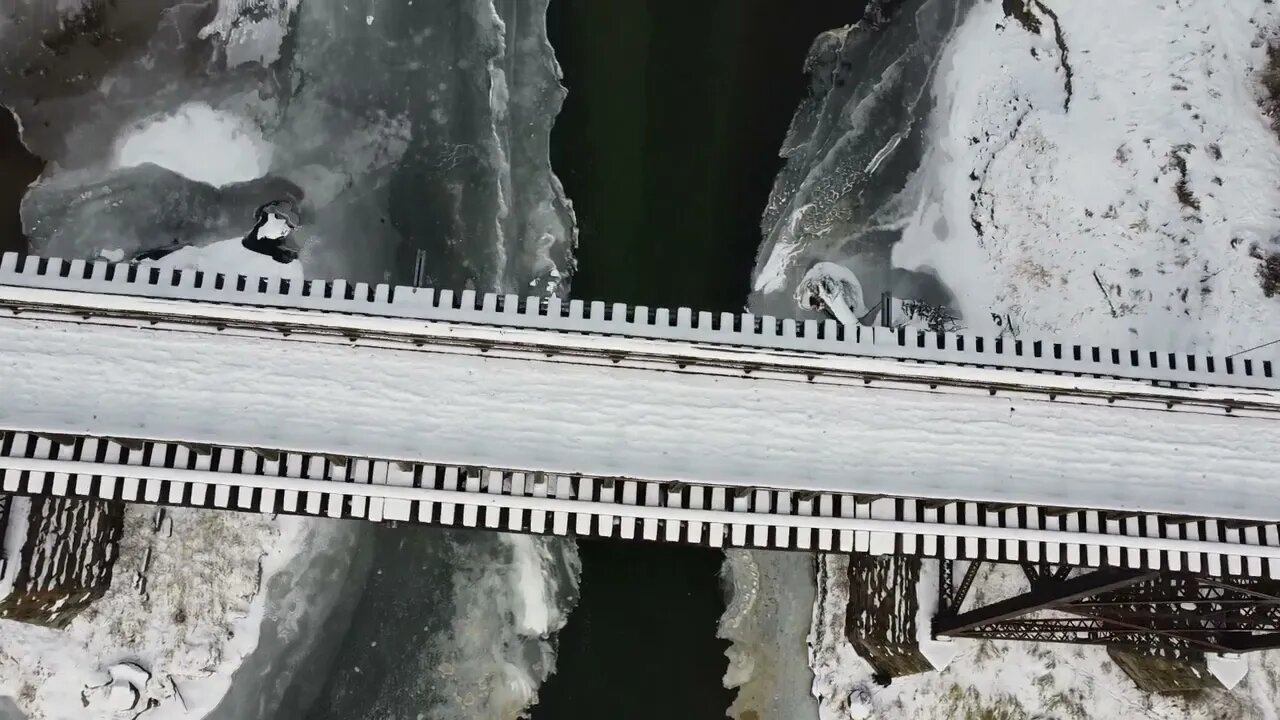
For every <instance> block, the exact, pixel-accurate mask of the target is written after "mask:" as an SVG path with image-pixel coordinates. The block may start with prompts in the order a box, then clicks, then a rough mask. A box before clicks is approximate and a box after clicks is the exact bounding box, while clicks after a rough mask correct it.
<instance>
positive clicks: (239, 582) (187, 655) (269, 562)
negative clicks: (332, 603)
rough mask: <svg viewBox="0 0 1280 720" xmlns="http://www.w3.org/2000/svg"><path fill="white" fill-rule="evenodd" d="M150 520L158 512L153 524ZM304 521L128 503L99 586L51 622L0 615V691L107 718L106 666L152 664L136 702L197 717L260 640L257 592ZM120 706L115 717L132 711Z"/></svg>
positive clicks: (303, 538) (288, 554)
mask: <svg viewBox="0 0 1280 720" xmlns="http://www.w3.org/2000/svg"><path fill="white" fill-rule="evenodd" d="M157 519H160V520H159V522H157ZM305 527H306V524H305V521H302V520H299V519H293V518H279V519H274V518H269V517H265V516H258V515H239V514H232V513H211V512H200V511H195V510H185V509H177V510H172V509H171V510H164V511H161V510H159V509H156V508H148V507H143V506H130V507H129V508H128V509H127V510H126V514H125V528H124V535H123V537H122V539H121V545H120V557H119V558H118V559H117V561H116V565H115V578H114V581H113V582H112V587H111V590H110V591H108V593H107V595H106V596H105V597H103V598H102V599H101V600H99V601H98V602H97V603H95V604H94V605H92V606H91V607H90V608H89V609H88V610H86V611H85V612H84V613H83V614H82V615H80V616H79V617H78V618H76V619H75V620H74V621H72V623H71V625H70V626H69V627H68V628H67V629H66V630H50V629H45V628H40V627H36V626H33V625H25V624H22V623H17V622H11V621H0V696H9V697H12V698H15V699H16V701H17V705H18V707H19V708H20V709H22V711H23V712H24V713H26V715H27V717H28V718H30V719H31V720H36V719H38V718H46V719H48V720H56V719H59V718H85V717H104V718H105V717H113V716H114V713H113V712H112V710H111V709H110V706H109V697H108V688H107V685H108V684H109V682H110V675H109V673H108V671H109V669H110V668H111V667H112V666H113V665H116V664H118V663H122V662H130V663H136V664H137V665H139V666H141V667H143V668H145V669H146V670H148V671H149V672H150V673H151V678H150V680H149V681H148V682H147V683H146V684H145V687H140V688H139V690H140V691H141V693H140V694H141V700H140V704H139V705H138V710H141V709H143V708H145V707H147V705H148V704H150V703H151V702H152V701H155V703H156V704H157V705H156V707H155V708H154V709H152V710H151V711H150V712H148V713H147V715H146V717H147V718H149V719H153V718H154V719H159V718H179V717H191V716H194V717H200V716H202V715H203V714H204V713H205V712H206V711H208V710H209V709H211V708H212V707H214V706H215V705H216V704H217V702H218V701H219V700H220V699H221V697H222V695H223V694H224V693H225V692H226V690H227V687H228V686H229V683H230V675H231V672H232V671H234V670H235V668H236V667H238V666H239V664H240V661H241V660H242V659H243V658H244V657H245V656H246V655H247V654H248V653H249V652H250V651H252V650H253V649H254V647H255V646H256V644H257V638H258V628H259V626H260V624H261V622H262V616H263V611H264V599H263V595H262V594H261V593H259V590H260V589H261V588H262V587H265V584H266V582H267V581H269V579H270V578H271V577H272V576H273V575H274V574H275V573H276V572H278V571H279V570H280V569H282V568H283V567H284V566H285V565H286V564H287V563H288V562H289V561H290V560H291V559H292V558H293V557H294V556H295V555H296V554H297V553H299V552H302V551H303V550H304V548H305V545H306V543H308V542H318V540H316V538H308V537H307V534H306V532H305ZM136 712H137V710H135V711H133V712H127V711H125V712H122V713H120V715H119V716H120V717H133V715H134V714H135V713H136Z"/></svg>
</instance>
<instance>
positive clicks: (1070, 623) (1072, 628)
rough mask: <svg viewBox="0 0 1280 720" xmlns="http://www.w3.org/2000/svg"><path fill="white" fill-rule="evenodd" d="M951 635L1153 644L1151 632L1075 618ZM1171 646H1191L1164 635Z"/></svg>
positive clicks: (1000, 624)
mask: <svg viewBox="0 0 1280 720" xmlns="http://www.w3.org/2000/svg"><path fill="white" fill-rule="evenodd" d="M950 637H956V638H967V639H974V640H1023V641H1034V642H1055V643H1073V644H1080V645H1124V646H1127V647H1138V648H1147V647H1151V646H1152V645H1153V642H1152V636H1151V633H1149V632H1146V631H1139V630H1126V629H1123V628H1108V627H1103V626H1101V625H1100V624H1099V623H1095V622H1092V621H1089V620H1077V619H1021V620H1005V621H1001V622H995V623H990V624H987V625H984V626H982V627H980V628H975V629H969V630H962V631H957V632H955V633H951V634H950ZM1165 644H1166V645H1167V646H1171V647H1190V643H1185V642H1182V641H1180V640H1179V639H1177V638H1166V639H1165Z"/></svg>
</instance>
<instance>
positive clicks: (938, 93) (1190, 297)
mask: <svg viewBox="0 0 1280 720" xmlns="http://www.w3.org/2000/svg"><path fill="white" fill-rule="evenodd" d="M1044 6H1047V7H1048V10H1051V11H1053V13H1054V14H1050V13H1049V12H1048V11H1046V10H1045V9H1044V7H1043V6H1042V5H1041V4H1040V3H1038V2H1032V3H1031V7H1030V17H1031V19H1030V20H1029V21H1027V22H1026V23H1025V24H1024V23H1023V22H1019V21H1018V20H1016V19H1013V18H1008V17H1005V16H1004V13H1003V11H1002V6H1001V3H997V2H978V3H977V4H976V6H975V7H974V8H973V9H972V10H971V11H970V12H969V14H968V15H967V17H966V18H965V20H964V22H963V24H962V25H961V27H960V28H959V29H958V30H957V31H956V32H955V34H954V36H953V37H952V38H951V40H950V42H949V44H948V46H947V48H946V50H945V51H944V54H943V56H942V59H941V63H940V65H939V69H938V74H937V76H936V80H935V82H934V85H933V95H934V97H935V100H936V107H935V108H934V111H933V115H932V117H931V120H930V124H929V130H928V132H927V133H926V148H925V154H924V162H923V164H922V166H921V168H920V170H919V172H918V173H916V175H915V176H914V178H913V180H912V181H911V182H910V183H909V185H908V188H907V191H906V193H905V196H904V198H903V203H902V210H903V214H904V217H902V219H901V220H900V222H899V223H898V224H897V226H898V227H899V228H901V230H902V237H903V240H902V242H900V243H899V244H897V245H896V246H895V247H894V253H893V261H894V264H895V265H896V266H899V267H905V268H908V269H913V268H917V267H928V268H932V269H934V270H935V271H936V272H937V273H938V274H939V276H940V277H941V279H942V281H943V282H944V283H946V284H947V285H948V286H949V287H950V289H951V290H952V291H954V293H955V296H956V301H957V304H958V307H959V309H960V311H961V312H962V314H963V316H964V324H965V325H967V326H968V327H970V328H974V329H976V330H978V331H980V332H983V333H986V332H992V331H1001V330H1003V331H1005V332H1009V333H1013V334H1016V335H1020V336H1021V335H1025V336H1032V337H1044V336H1052V335H1054V334H1057V333H1063V334H1068V335H1071V336H1075V337H1081V338H1085V337H1087V338H1093V339H1096V340H1097V341H1098V342H1099V344H1102V343H1103V342H1113V343H1117V344H1122V345H1149V346H1153V347H1155V346H1158V347H1168V348H1169V349H1171V350H1186V351H1192V350H1207V349H1226V350H1228V351H1236V350H1242V349H1246V348H1249V347H1252V346H1254V345H1258V344H1261V343H1264V342H1268V341H1270V340H1274V339H1275V338H1276V337H1277V336H1278V335H1280V300H1277V299H1267V298H1265V297H1264V296H1263V293H1262V291H1261V288H1260V284H1259V278H1258V274H1257V271H1258V266H1259V260H1258V259H1257V258H1256V257H1254V255H1256V254H1258V253H1265V252H1272V251H1275V250H1276V247H1275V244H1274V241H1273V238H1274V237H1276V235H1277V234H1280V142H1278V141H1277V138H1276V136H1275V135H1274V134H1273V133H1272V131H1271V129H1270V127H1269V123H1268V120H1267V119H1266V118H1265V117H1264V116H1263V115H1262V113H1261V111H1260V109H1259V97H1260V93H1261V88H1260V86H1259V82H1258V74H1259V71H1260V70H1261V68H1262V66H1263V64H1264V61H1265V57H1266V47H1265V46H1266V42H1267V41H1268V40H1269V39H1270V38H1273V37H1275V36H1276V35H1277V34H1280V14H1278V13H1277V11H1276V6H1275V5H1272V4H1269V3H1258V2H1251V1H1248V0H1240V1H1234V2H1223V1H1222V0H1207V1H1196V0H1181V1H1178V2H1165V3H1146V2H1115V3H1107V4H1106V5H1105V7H1104V6H1102V5H1098V4H1093V3H1066V2H1060V1H1057V0H1045V2H1044ZM1028 24H1029V25H1031V26H1032V28H1034V27H1035V26H1036V25H1037V24H1038V26H1039V32H1038V33H1033V32H1031V31H1030V30H1029V29H1028V27H1027V26H1026V25H1028ZM1064 48H1065V50H1064ZM1068 68H1069V69H1068ZM1254 356H1255V357H1259V356H1266V357H1275V354H1274V353H1273V352H1271V351H1263V352H1262V353H1261V354H1255V355H1254ZM823 562H824V569H823V572H822V573H821V575H820V578H819V580H820V582H821V583H822V584H823V587H824V593H823V600H822V602H821V603H820V604H819V606H818V607H817V608H816V609H815V623H814V628H813V634H812V635H811V642H812V644H813V651H812V664H813V668H814V671H815V683H814V690H815V693H816V694H818V695H819V696H820V698H821V700H822V703H823V706H822V715H823V718H824V719H825V720H835V719H836V718H849V717H864V716H865V715H864V713H865V712H868V711H869V712H872V713H873V716H874V717H879V718H913V717H934V718H970V717H998V718H1041V717H1053V718H1126V719H1127V718H1275V717H1277V709H1276V700H1277V697H1280V692H1277V688H1278V687H1280V655H1277V654H1275V653H1264V654H1255V655H1251V656H1249V657H1248V664H1249V667H1250V672H1249V675H1248V676H1246V677H1245V678H1244V679H1243V680H1242V681H1241V683H1240V685H1239V686H1237V687H1236V689H1235V690H1234V691H1231V692H1225V691H1223V692H1210V693H1207V694H1206V695H1205V696H1204V697H1202V698H1201V699H1198V700H1194V701H1188V700H1182V699H1170V698H1166V697H1160V696H1153V695H1149V694H1147V693H1143V692H1140V691H1138V690H1137V689H1136V688H1135V687H1134V685H1133V684H1132V683H1131V682H1130V681H1129V680H1128V679H1127V678H1126V677H1125V676H1124V675H1123V674H1122V673H1121V672H1120V670H1119V669H1118V668H1117V667H1116V666H1115V665H1114V664H1113V663H1111V662H1110V660H1109V659H1108V658H1107V656H1106V653H1105V651H1104V650H1103V649H1102V648H1092V647H1074V646H1050V645H1040V644H1032V643H992V642H961V643H958V645H959V647H958V650H959V653H958V655H957V656H956V658H955V659H954V661H953V662H952V663H951V664H950V666H949V667H948V668H947V669H946V670H945V671H943V672H941V673H935V674H926V675H920V676H914V677H909V678H902V679H899V680H896V681H894V682H893V684H892V685H891V686H890V687H888V688H878V687H875V686H874V685H872V684H871V683H870V673H871V670H870V668H869V667H868V666H867V665H866V664H865V663H864V662H863V661H862V660H861V659H859V658H858V657H857V656H856V655H854V653H853V651H852V648H851V647H850V646H849V644H848V643H847V642H845V641H844V640H843V623H844V606H845V603H846V602H847V593H848V588H847V580H846V576H845V573H844V567H845V560H844V559H843V558H840V557H835V556H829V557H826V558H825V559H824V561H823ZM984 575H985V576H981V575H980V576H979V580H978V582H977V583H976V584H975V586H974V592H975V593H982V594H987V595H989V596H991V597H1001V596H1003V595H1004V594H1007V593H1010V592H1016V591H1018V589H1019V587H1021V586H1022V585H1023V583H1024V581H1023V580H1022V579H1021V578H1019V577H1018V574H1017V571H1016V568H1015V569H1009V568H992V569H988V570H987V571H985V573H984ZM851 693H852V694H853V695H854V697H855V698H862V699H864V700H865V701H866V702H865V703H862V704H860V703H857V702H855V703H854V706H853V707H851V706H850V697H851Z"/></svg>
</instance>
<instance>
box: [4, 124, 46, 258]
mask: <svg viewBox="0 0 1280 720" xmlns="http://www.w3.org/2000/svg"><path fill="white" fill-rule="evenodd" d="M43 168H44V163H43V162H41V161H40V159H39V158H37V157H36V156H34V155H32V154H31V153H29V152H27V149H26V148H25V147H23V146H22V140H21V139H20V138H19V137H18V121H17V120H15V119H14V117H13V115H12V114H10V113H9V111H8V110H5V109H4V108H3V107H0V253H5V252H26V251H27V240H26V237H25V236H24V235H23V234H22V218H21V217H20V216H19V214H18V208H19V205H20V204H21V202H22V194H23V193H24V192H26V188H27V185H29V184H30V183H31V182H33V181H34V180H35V179H36V177H37V176H39V175H40V171H41V170H42V169H43Z"/></svg>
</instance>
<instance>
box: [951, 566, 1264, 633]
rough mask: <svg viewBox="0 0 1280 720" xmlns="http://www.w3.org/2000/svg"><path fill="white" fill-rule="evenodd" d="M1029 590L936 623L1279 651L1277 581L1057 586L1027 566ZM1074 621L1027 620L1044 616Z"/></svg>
mask: <svg viewBox="0 0 1280 720" xmlns="http://www.w3.org/2000/svg"><path fill="white" fill-rule="evenodd" d="M1023 570H1024V571H1025V572H1026V575H1027V577H1028V579H1029V581H1030V582H1031V586H1032V587H1031V590H1030V591H1028V592H1025V593H1022V594H1020V595H1017V596H1015V597H1012V598H1008V599H1006V600H1002V601H999V602H996V603H993V604H991V605H988V606H987V607H984V608H975V609H973V610H971V611H969V612H966V613H961V614H953V615H950V616H948V615H947V614H945V613H943V614H942V615H941V616H940V617H938V618H936V619H935V621H934V631H935V633H936V634H939V635H950V636H952V637H970V638H993V639H1013V640H1041V641H1045V642H1077V643H1090V644H1116V645H1128V646H1133V647H1144V648H1149V647H1175V648H1177V647H1181V648H1196V649H1199V650H1205V651H1210V652H1248V651H1251V650H1260V649H1264V648H1271V647H1280V603H1278V602H1276V600H1277V599H1278V598H1280V582H1277V581H1273V580H1270V579H1243V578H1231V579H1224V580H1218V579H1210V578H1206V577H1202V576H1197V575H1191V574H1182V573H1169V572H1164V573H1144V574H1137V573H1132V572H1129V573H1124V572H1121V571H1095V572H1089V573H1087V574H1084V575H1079V576H1077V577H1075V578H1072V579H1070V580H1063V581H1059V580H1056V578H1057V577H1060V575H1059V574H1058V573H1053V574H1050V573H1049V572H1048V569H1047V568H1043V567H1032V566H1027V565H1024V566H1023ZM1050 609H1052V610H1055V611H1057V612H1059V613H1065V614H1069V615H1075V616H1076V617H1074V618H1072V617H1051V618H1043V617H1039V618H1037V617H1029V616H1031V615H1033V614H1034V613H1036V612H1038V611H1041V610H1050Z"/></svg>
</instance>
